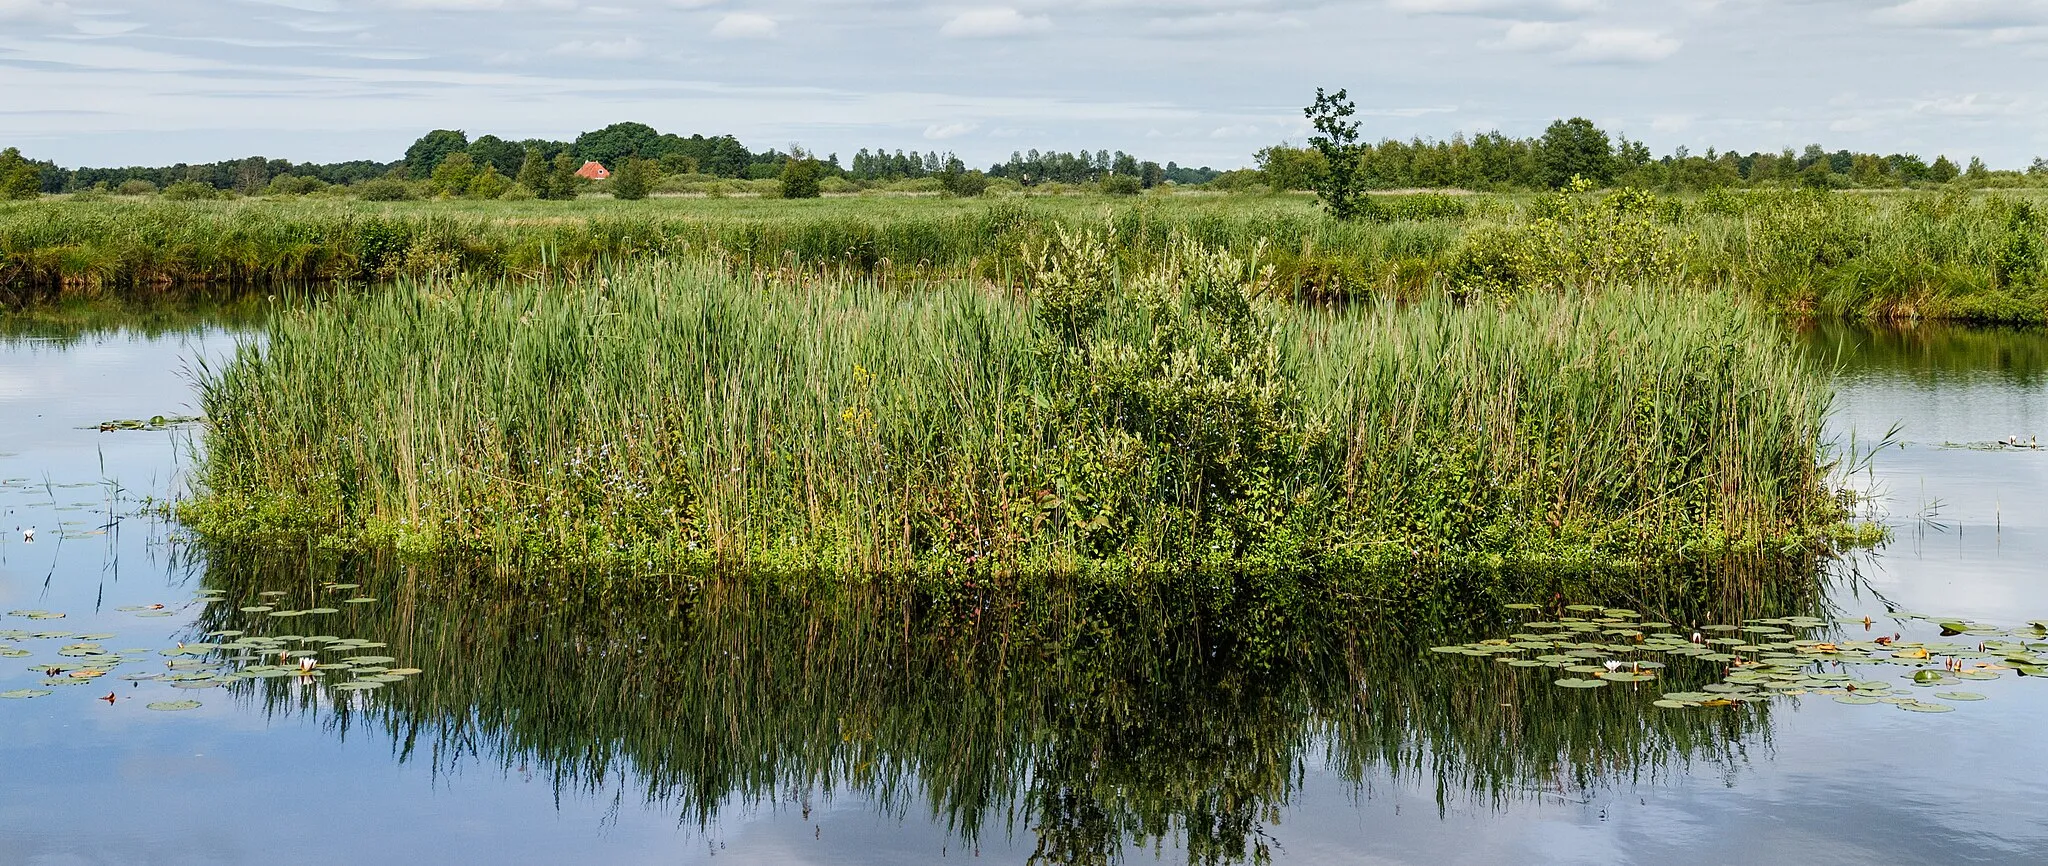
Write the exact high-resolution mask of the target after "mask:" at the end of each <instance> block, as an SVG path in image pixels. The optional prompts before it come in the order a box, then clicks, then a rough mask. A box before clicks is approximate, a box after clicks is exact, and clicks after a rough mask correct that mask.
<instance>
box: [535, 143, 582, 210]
mask: <svg viewBox="0 0 2048 866" xmlns="http://www.w3.org/2000/svg"><path fill="white" fill-rule="evenodd" d="M582 165H583V163H582V162H581V161H579V160H578V159H576V157H573V156H570V155H569V152H568V151H563V152H561V153H558V154H555V165H554V168H553V169H551V170H549V171H548V194H547V195H544V196H541V197H542V198H549V199H554V200H556V201H568V200H570V199H573V198H575V197H576V196H577V194H578V193H581V192H583V178H582V177H581V176H578V175H577V174H576V169H578V168H580V167H582ZM534 192H535V193H538V192H540V190H534Z"/></svg>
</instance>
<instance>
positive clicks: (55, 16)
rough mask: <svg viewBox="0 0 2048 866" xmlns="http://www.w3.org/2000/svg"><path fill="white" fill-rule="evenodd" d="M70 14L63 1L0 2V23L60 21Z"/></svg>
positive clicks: (0, 0)
mask: <svg viewBox="0 0 2048 866" xmlns="http://www.w3.org/2000/svg"><path fill="white" fill-rule="evenodd" d="M70 14H71V7H70V5H68V4H66V3H64V2H63V0H0V21H62V20H64V19H66V18H68V17H70Z"/></svg>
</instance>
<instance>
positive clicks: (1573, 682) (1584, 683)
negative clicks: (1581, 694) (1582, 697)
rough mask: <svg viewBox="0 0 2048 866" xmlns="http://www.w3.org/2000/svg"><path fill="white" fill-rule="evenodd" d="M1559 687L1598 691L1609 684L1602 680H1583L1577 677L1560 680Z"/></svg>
mask: <svg viewBox="0 0 2048 866" xmlns="http://www.w3.org/2000/svg"><path fill="white" fill-rule="evenodd" d="M1557 685H1560V686H1563V687H1565V688H1568V689H1597V688H1600V687H1601V686H1605V685H1607V683H1606V682H1605V681H1602V680H1582V679H1578V678H1576V677H1567V678H1565V679H1561V680H1558V681H1557Z"/></svg>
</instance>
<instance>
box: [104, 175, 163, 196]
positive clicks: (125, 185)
mask: <svg viewBox="0 0 2048 866" xmlns="http://www.w3.org/2000/svg"><path fill="white" fill-rule="evenodd" d="M114 194H115V195H156V184H153V183H150V182H149V181H146V180H143V179H141V178H135V179H133V180H124V181H121V185H120V186H117V187H114Z"/></svg>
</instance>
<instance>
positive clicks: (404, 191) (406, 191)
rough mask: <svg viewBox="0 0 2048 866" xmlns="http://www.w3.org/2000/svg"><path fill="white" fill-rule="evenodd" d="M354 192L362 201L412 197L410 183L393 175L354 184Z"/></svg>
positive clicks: (396, 199)
mask: <svg viewBox="0 0 2048 866" xmlns="http://www.w3.org/2000/svg"><path fill="white" fill-rule="evenodd" d="M355 193H356V198H359V199H362V200H363V201H406V200H408V199H411V198H413V197H414V196H413V191H412V185H411V184H408V183H406V182H405V181H402V180H399V179H397V178H395V177H380V178H377V179H375V180H366V181H363V182H362V183H359V184H356V186H355Z"/></svg>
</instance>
